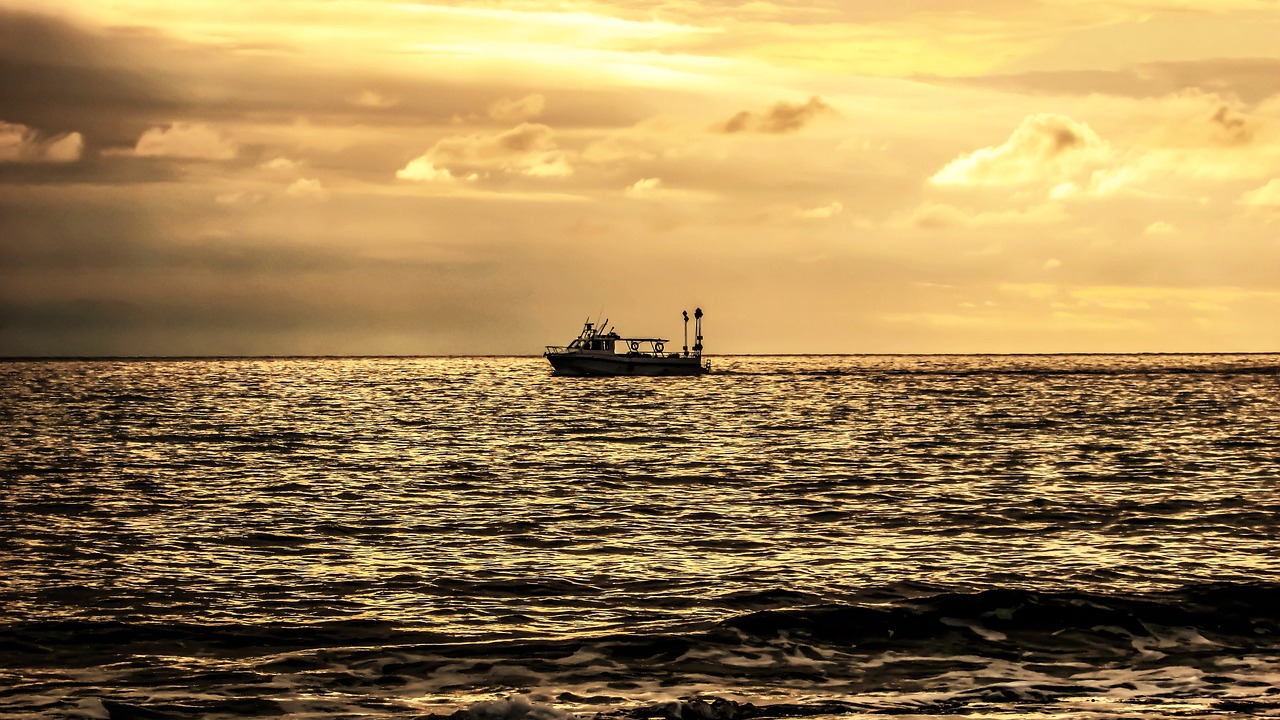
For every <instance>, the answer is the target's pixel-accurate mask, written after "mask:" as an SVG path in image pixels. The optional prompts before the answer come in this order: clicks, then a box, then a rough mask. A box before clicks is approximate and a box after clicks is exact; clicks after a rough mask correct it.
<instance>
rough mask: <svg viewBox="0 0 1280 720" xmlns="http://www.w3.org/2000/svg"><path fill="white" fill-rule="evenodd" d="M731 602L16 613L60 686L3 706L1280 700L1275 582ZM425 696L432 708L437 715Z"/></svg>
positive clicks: (561, 708) (728, 709)
mask: <svg viewBox="0 0 1280 720" xmlns="http://www.w3.org/2000/svg"><path fill="white" fill-rule="evenodd" d="M494 589H496V590H498V591H499V592H506V591H507V590H508V589H510V588H507V587H501V588H494ZM541 589H542V590H552V589H557V588H552V587H551V586H549V585H547V586H545V587H542V588H541ZM558 589H562V590H568V591H571V592H581V591H583V590H589V589H590V588H579V587H567V588H558ZM723 599H724V601H725V602H724V605H725V606H726V607H727V608H730V609H729V610H728V612H729V613H730V615H729V616H727V617H724V618H722V619H720V620H718V621H708V622H704V623H702V624H700V625H698V626H693V627H686V628H682V629H673V628H668V629H666V630H662V629H655V630H652V631H647V632H646V631H641V630H640V629H638V628H632V629H631V630H630V631H628V632H618V633H614V634H603V635H594V636H588V637H487V638H460V637H455V636H450V635H449V634H448V633H443V632H437V631H435V630H433V629H430V628H428V627H427V626H426V623H425V622H424V624H423V626H421V627H407V626H405V625H403V624H397V623H390V622H382V621H374V620H344V621H336V622H334V621H326V622H316V623H294V624H275V623H272V624H261V623H259V624H249V623H245V624H236V623H227V624H199V623H158V622H134V621H125V620H111V621H106V620H57V621H34V622H19V623H8V624H4V625H0V638H4V640H2V641H0V677H4V676H6V674H7V675H10V676H13V675H12V673H11V672H7V671H6V670H5V668H12V669H15V671H18V672H20V671H22V670H23V669H24V668H31V667H39V668H41V669H42V670H41V672H42V673H44V677H58V678H60V679H59V680H58V682H57V683H56V684H53V685H49V684H40V683H37V684H28V685H26V686H22V687H18V688H17V689H16V690H13V691H11V694H10V695H9V696H7V698H8V699H6V697H5V696H3V695H0V714H4V712H5V710H6V709H8V710H15V709H19V708H24V707H25V708H41V709H44V710H48V711H50V712H54V711H58V712H64V714H65V715H67V716H85V715H88V716H96V717H108V718H126V717H165V716H168V713H176V715H177V716H189V715H190V714H191V713H192V712H197V714H216V715H219V716H227V717H238V716H245V717H251V716H258V715H261V714H264V713H265V714H276V713H278V712H280V713H284V712H289V713H292V712H295V711H296V710H297V709H298V708H300V707H304V706H307V703H308V702H313V700H308V698H312V699H314V698H317V697H325V698H329V699H327V700H325V703H326V704H323V705H316V706H314V708H313V709H314V710H315V711H316V712H318V713H320V714H321V715H323V714H325V713H328V714H329V715H341V714H343V713H348V714H361V713H364V712H368V711H371V710H377V711H378V712H379V714H383V715H393V714H403V715H404V716H406V717H410V716H411V717H419V718H421V717H434V718H451V719H452V720H524V719H526V718H528V719H530V720H562V719H564V718H567V717H569V715H570V714H574V715H575V716H583V715H588V716H595V717H596V718H598V719H599V720H605V719H606V718H620V719H621V720H658V719H661V720H750V719H751V718H769V717H804V716H823V715H827V716H831V715H845V714H858V713H866V714H882V713H897V714H900V713H906V712H909V713H913V714H920V715H933V714H955V713H957V712H977V711H981V709H982V708H990V707H993V706H995V707H1002V708H1025V707H1032V706H1035V707H1046V708H1048V707H1062V705H1061V704H1062V703H1070V702H1079V703H1086V702H1087V703H1093V704H1092V705H1090V706H1089V708H1088V711H1089V712H1091V713H1096V712H1101V711H1103V710H1105V709H1106V708H1105V707H1104V706H1101V705H1098V704H1097V703H1099V702H1103V701H1105V702H1107V703H1119V704H1120V705H1119V706H1117V707H1119V708H1120V709H1119V710H1117V713H1119V714H1123V712H1124V711H1125V709H1126V707H1127V708H1129V709H1132V704H1133V703H1138V704H1141V705H1142V706H1143V707H1144V708H1145V707H1147V706H1149V705H1151V704H1152V703H1168V704H1169V705H1170V706H1171V707H1172V706H1176V707H1179V708H1185V707H1187V706H1188V703H1191V704H1194V703H1201V704H1202V705H1203V708H1204V710H1205V713H1206V714H1213V713H1220V712H1258V713H1271V712H1274V711H1276V710H1278V709H1280V703H1277V700H1280V698H1277V697H1276V696H1275V694H1274V693H1273V692H1271V691H1270V689H1271V688H1274V687H1276V679H1277V675H1280V658H1277V651H1276V648H1278V647H1280V585H1277V584H1266V583H1254V584H1228V583H1219V584H1208V585H1195V586H1188V587H1184V588H1182V589H1180V590H1178V591H1175V592H1165V593H1151V594H1143V595H1137V594H1123V595H1122V594H1101V593H1086V592H1059V593H1051V592H1039V591H1034V590H985V591H979V592H954V591H953V592H937V591H935V589H933V588H929V587H927V586H917V585H910V584H904V585H901V586H889V587H883V588H871V589H868V590H866V591H863V592H860V593H858V594H856V595H854V596H851V597H849V598H847V599H846V601H844V602H840V603H824V604H813V602H812V601H813V600H814V598H813V597H812V596H809V595H806V594H803V593H794V592H791V591H787V590H783V589H779V590H773V591H764V592H751V593H729V594H726V595H725V596H724V597H723ZM14 677H16V676H14ZM162 689H163V690H162ZM63 692H67V693H69V695H64V696H62V697H61V698H58V697H53V696H52V695H50V694H51V693H63ZM24 693H26V694H27V695H28V697H25V698H24V697H23V695H24ZM41 693H44V695H43V696H41ZM504 695H505V696H508V697H507V699H506V700H494V699H493V698H494V697H495V696H497V697H502V696H504ZM37 696H39V697H37ZM67 697H71V698H75V702H76V703H79V705H78V706H77V707H78V708H79V710H77V712H81V711H83V713H82V714H81V715H76V714H75V712H71V711H70V710H67V708H68V707H69V705H68V703H70V702H72V701H71V700H68V699H67ZM89 697H97V698H98V699H96V700H92V701H90V700H86V699H85V698H89ZM337 697H342V698H349V701H350V703H351V704H350V705H340V704H335V703H336V702H337V701H336V700H334V699H333V698H337ZM423 697H433V698H436V699H437V701H436V705H434V706H433V707H434V710H435V712H434V713H433V714H429V715H424V714H423V713H424V710H423V708H422V705H421V702H420V699H421V698H423ZM86 703H87V705H86ZM1126 703H1127V704H1129V705H1127V706H1126V705H1125V704H1126ZM86 708H87V709H86ZM394 708H399V710H397V711H396V712H391V710H392V709H394ZM1113 709H1114V708H1113ZM401 711H402V712H401ZM54 714H57V712H54Z"/></svg>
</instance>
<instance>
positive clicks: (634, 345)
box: [543, 308, 711, 375]
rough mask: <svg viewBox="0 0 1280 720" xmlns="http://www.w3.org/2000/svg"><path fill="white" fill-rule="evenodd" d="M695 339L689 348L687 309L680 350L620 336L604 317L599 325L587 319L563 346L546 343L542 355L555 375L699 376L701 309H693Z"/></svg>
mask: <svg viewBox="0 0 1280 720" xmlns="http://www.w3.org/2000/svg"><path fill="white" fill-rule="evenodd" d="M693 317H694V328H695V330H694V332H695V336H696V339H697V341H696V342H695V343H694V345H693V351H692V352H690V351H689V312H688V311H687V310H686V311H685V312H684V349H683V351H682V352H678V353H676V352H673V353H667V352H665V350H666V343H667V342H668V341H667V340H666V339H665V338H644V337H634V338H628V337H622V336H621V335H619V334H618V333H617V332H615V331H614V330H613V328H609V329H608V331H607V332H606V331H605V328H606V327H608V325H609V321H608V320H605V321H604V322H603V323H602V324H601V325H600V327H599V328H597V327H596V326H595V323H592V322H591V321H590V320H588V321H587V322H586V323H584V324H583V327H582V332H581V333H579V335H578V337H576V338H574V340H573V342H571V343H569V344H568V345H567V346H557V345H548V346H547V351H546V352H545V353H543V355H544V356H545V357H546V358H547V360H548V361H549V362H550V363H551V367H552V368H554V369H555V374H556V375H702V374H704V373H708V372H711V363H710V362H706V363H704V362H703V361H702V308H697V309H695V310H694V311H693Z"/></svg>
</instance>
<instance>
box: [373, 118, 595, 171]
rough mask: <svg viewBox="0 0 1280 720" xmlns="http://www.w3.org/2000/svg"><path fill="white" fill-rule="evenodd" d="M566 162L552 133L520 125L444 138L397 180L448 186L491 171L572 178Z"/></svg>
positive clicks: (404, 168) (535, 126) (567, 158)
mask: <svg viewBox="0 0 1280 720" xmlns="http://www.w3.org/2000/svg"><path fill="white" fill-rule="evenodd" d="M569 160H570V156H569V153H568V152H566V151H564V150H561V149H559V148H558V147H557V145H556V141H555V131H554V130H552V129H551V128H549V127H547V126H546V125H540V124H536V123H521V124H520V125H517V126H516V127H514V128H511V129H510V130H507V131H505V132H501V133H497V134H475V135H455V136H452V137H447V138H443V139H441V140H440V141H438V142H437V143H436V144H435V145H433V146H432V147H431V149H430V150H428V151H427V152H425V153H423V154H422V155H420V156H418V157H417V158H415V159H413V160H411V161H410V162H409V164H407V165H405V166H404V167H403V168H401V169H400V170H399V171H398V172H396V177H398V178H401V179H404V180H418V181H433V182H448V181H450V180H451V179H452V178H453V177H455V176H458V175H469V174H476V173H482V172H490V171H497V172H504V173H510V174H513V175H525V176H529V177H561V176H565V175H571V174H573V166H572V165H571V164H570V162H569Z"/></svg>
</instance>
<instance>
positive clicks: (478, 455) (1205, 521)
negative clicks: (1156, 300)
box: [0, 354, 1280, 720]
mask: <svg viewBox="0 0 1280 720" xmlns="http://www.w3.org/2000/svg"><path fill="white" fill-rule="evenodd" d="M710 359H711V361H712V372H711V374H709V375H704V376H700V377H669V378H566V377H554V376H552V375H551V373H550V367H549V366H548V365H547V363H546V362H545V360H543V359H542V358H540V357H448V358H430V357H424V358H398V357H397V358H248V359H235V358H230V359H128V360H57V361H54V360H42V361H21V360H10V361H5V362H0V717H3V718H69V719H70V718H75V719H81V718H111V719H114V720H134V719H141V720H155V719H164V718H208V719H213V720H218V719H222V718H300V719H301V718H306V719H311V718H325V719H340V718H420V719H436V720H441V719H444V718H448V719H450V720H524V719H526V718H528V719H530V720H571V719H583V720H608V719H617V720H748V719H750V718H789V717H802V718H829V719H845V718H848V719H850V720H853V719H856V718H879V717H885V716H894V717H903V718H936V717H939V716H961V717H966V718H1055V719H1057V718H1210V717H1212V718H1217V717H1258V716H1265V717H1280V355H1256V354H1254V355H1034V356H1033V355H1026V356H1019V355H998V356H978V355H957V356H950V355H926V356H885V355H875V356H741V357H735V356H716V357H711V358H710Z"/></svg>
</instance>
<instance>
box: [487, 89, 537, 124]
mask: <svg viewBox="0 0 1280 720" xmlns="http://www.w3.org/2000/svg"><path fill="white" fill-rule="evenodd" d="M546 104H547V100H546V98H544V97H543V96H541V95H538V94H537V93H534V94H531V95H525V96H524V97H522V98H519V99H518V100H511V99H509V98H502V99H501V100H496V101H494V102H493V104H491V105H490V106H489V117H491V118H493V119H494V120H497V121H499V122H510V123H519V122H525V121H527V120H532V119H533V118H536V117H538V116H539V115H541V114H542V110H543V109H544V108H545V107H546Z"/></svg>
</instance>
